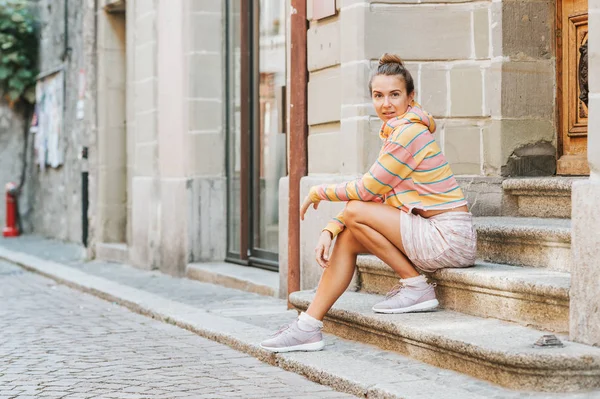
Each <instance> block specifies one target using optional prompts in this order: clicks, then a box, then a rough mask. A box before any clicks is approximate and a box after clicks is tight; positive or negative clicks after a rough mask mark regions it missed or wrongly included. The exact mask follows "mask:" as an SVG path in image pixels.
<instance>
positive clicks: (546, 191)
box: [502, 177, 583, 218]
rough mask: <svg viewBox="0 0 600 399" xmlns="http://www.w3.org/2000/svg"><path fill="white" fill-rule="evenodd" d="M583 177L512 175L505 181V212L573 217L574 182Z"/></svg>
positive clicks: (534, 215)
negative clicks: (572, 187)
mask: <svg viewBox="0 0 600 399" xmlns="http://www.w3.org/2000/svg"><path fill="white" fill-rule="evenodd" d="M580 179H583V178H582V177H536V178H512V179H506V180H504V181H503V182H502V189H503V190H504V193H505V194H506V196H505V206H504V209H505V213H506V214H509V215H512V216H526V217H542V218H570V217H571V185H572V184H573V182H574V181H576V180H580Z"/></svg>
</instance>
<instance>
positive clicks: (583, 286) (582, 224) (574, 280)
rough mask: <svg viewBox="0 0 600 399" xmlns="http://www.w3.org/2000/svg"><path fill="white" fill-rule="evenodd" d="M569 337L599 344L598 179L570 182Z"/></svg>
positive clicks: (599, 241) (599, 193)
mask: <svg viewBox="0 0 600 399" xmlns="http://www.w3.org/2000/svg"><path fill="white" fill-rule="evenodd" d="M572 190H573V211H572V247H573V268H572V269H571V290H570V297H571V309H570V331H569V337H570V339H572V340H574V341H577V342H581V343H583V344H587V345H596V346H600V296H599V295H598V287H600V257H598V248H600V234H598V226H600V213H598V207H599V206H600V182H598V180H597V179H596V180H592V179H590V180H584V181H581V182H577V183H574V184H573V189H572Z"/></svg>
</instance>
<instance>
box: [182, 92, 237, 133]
mask: <svg viewBox="0 0 600 399" xmlns="http://www.w3.org/2000/svg"><path fill="white" fill-rule="evenodd" d="M188 106H189V118H190V122H189V128H190V132H195V131H209V132H210V131H213V132H215V131H221V130H222V128H223V104H222V103H221V100H220V99H214V100H211V99H190V100H188ZM238 123H239V119H238Z"/></svg>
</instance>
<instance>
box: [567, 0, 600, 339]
mask: <svg viewBox="0 0 600 399" xmlns="http://www.w3.org/2000/svg"><path fill="white" fill-rule="evenodd" d="M599 35H600V2H598V1H590V2H589V37H590V41H589V44H588V46H589V47H588V60H589V66H588V72H589V75H588V76H589V91H590V92H589V104H588V105H589V119H588V161H589V165H590V178H589V179H588V180H584V181H581V182H577V183H575V184H574V185H573V194H572V196H573V198H572V203H573V209H572V216H571V217H572V233H571V234H572V237H571V248H572V251H573V268H572V271H571V292H570V297H571V309H570V310H571V312H570V331H569V332H570V338H571V339H572V340H573V341H577V342H581V343H584V344H588V345H596V346H600V257H599V256H598V248H600V229H599V227H600V212H599V209H600V41H599V40H594V39H595V38H598V37H600V36H599Z"/></svg>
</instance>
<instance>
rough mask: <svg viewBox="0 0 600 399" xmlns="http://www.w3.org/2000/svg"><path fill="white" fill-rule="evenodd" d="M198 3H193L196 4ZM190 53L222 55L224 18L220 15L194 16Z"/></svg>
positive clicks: (192, 17)
mask: <svg viewBox="0 0 600 399" xmlns="http://www.w3.org/2000/svg"><path fill="white" fill-rule="evenodd" d="M195 2H197V1H192V3H195ZM189 18H190V21H191V26H190V28H191V34H192V37H191V40H190V46H191V48H190V51H192V52H194V51H208V52H211V53H220V52H221V51H222V50H223V48H222V46H223V40H222V36H223V35H222V33H223V26H224V25H223V23H224V21H223V16H222V15H221V14H219V13H214V14H213V13H207V14H204V13H203V14H192V15H190V16H189Z"/></svg>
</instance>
